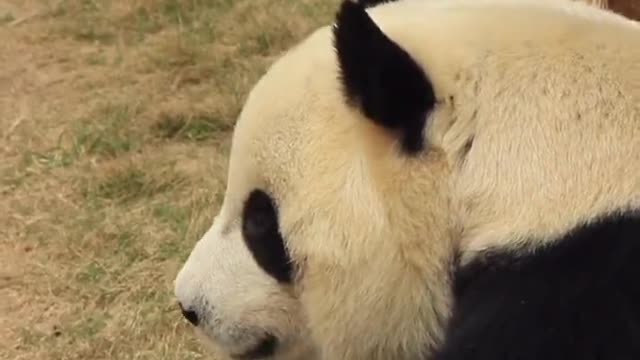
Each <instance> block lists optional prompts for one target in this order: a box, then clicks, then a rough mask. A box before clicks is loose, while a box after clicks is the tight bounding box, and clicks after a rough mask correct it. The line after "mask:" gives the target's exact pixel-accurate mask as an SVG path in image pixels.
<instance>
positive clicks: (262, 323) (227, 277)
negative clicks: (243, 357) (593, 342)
mask: <svg viewBox="0 0 640 360" xmlns="http://www.w3.org/2000/svg"><path fill="white" fill-rule="evenodd" d="M360 11H364V10H362V9H361V10H360ZM359 16H367V17H370V19H371V20H372V21H371V23H369V22H367V21H366V17H365V18H364V19H363V18H361V20H363V21H362V22H361V23H359V24H356V23H352V22H351V21H353V20H348V21H349V23H348V24H347V25H346V26H345V27H343V29H345V28H349V26H350V25H351V26H353V27H356V32H355V34H357V35H356V36H359V37H362V39H361V40H363V41H364V42H365V43H366V42H367V41H370V40H371V38H370V36H372V35H371V34H363V33H362V32H358V30H361V28H358V26H363V24H364V25H366V26H368V27H370V26H371V24H375V28H378V29H380V31H381V33H382V34H384V37H381V36H379V35H375V38H374V39H375V41H382V42H383V43H384V42H385V41H389V42H392V43H394V44H396V46H397V48H400V49H402V51H403V52H406V53H407V54H409V55H410V58H411V59H412V62H407V61H400V62H396V61H397V59H398V57H397V56H390V57H386V55H384V56H382V57H381V58H382V59H388V60H389V61H393V63H392V64H387V63H384V62H383V63H382V64H380V63H378V62H377V61H378V59H375V56H376V54H377V53H376V51H385V50H384V49H383V50H380V49H381V48H380V47H378V46H375V47H373V48H367V47H366V46H365V47H364V48H359V51H366V52H367V54H369V55H370V56H369V58H370V59H371V62H370V63H363V64H362V66H363V67H364V68H368V69H369V70H376V69H377V70H379V69H381V68H382V69H387V68H388V69H389V71H392V72H393V71H396V70H395V69H394V66H396V65H397V66H400V67H401V68H400V69H399V70H397V71H398V73H400V74H402V73H404V71H406V70H407V66H411V64H417V66H419V68H420V69H421V70H422V73H423V74H424V76H425V78H426V79H428V81H429V88H431V89H432V90H433V96H434V98H435V101H434V104H433V106H432V107H431V108H430V109H429V111H428V112H426V113H425V119H423V121H422V122H421V123H420V124H421V126H424V128H423V129H415V128H414V130H416V131H419V132H420V133H422V134H423V140H424V144H428V146H426V147H424V148H423V149H422V151H418V152H415V153H413V154H407V153H406V152H402V151H398V149H399V148H402V147H403V146H404V143H403V142H404V141H405V139H406V138H404V137H402V136H398V132H397V131H394V129H393V128H395V129H405V128H406V127H405V126H406V124H407V121H409V122H410V121H411V120H407V119H408V118H407V117H406V116H399V117H397V118H393V119H392V120H389V122H388V123H391V124H395V125H394V127H393V128H391V127H389V126H380V125H381V124H382V125H384V124H386V123H387V122H382V123H381V122H380V121H376V120H379V119H377V117H376V116H377V115H376V114H377V112H376V111H374V112H372V113H368V112H367V111H366V109H364V108H363V107H362V104H363V102H362V101H358V102H350V101H345V97H344V91H343V90H344V89H345V85H347V86H346V87H347V88H349V85H348V83H346V80H344V79H346V78H349V74H347V76H346V77H345V76H340V74H341V71H345V70H346V71H353V69H351V70H349V69H347V68H346V67H345V68H343V69H341V68H340V65H341V64H345V61H344V60H345V59H344V58H343V59H342V60H341V59H340V56H339V51H335V50H334V45H335V38H334V31H337V32H338V33H339V31H340V30H339V29H338V30H334V29H332V27H324V28H321V29H319V30H317V31H316V32H315V33H314V34H312V35H311V36H309V37H308V38H307V39H306V40H304V41H303V42H302V43H301V44H299V45H298V46H296V47H295V48H293V49H291V50H290V51H289V52H288V53H287V54H286V55H285V56H283V57H282V58H281V59H279V60H278V61H277V62H276V63H275V64H274V65H273V66H272V67H271V68H270V69H269V71H268V72H267V74H265V76H264V77H263V78H262V79H261V80H260V81H259V83H258V84H257V85H256V86H255V88H254V89H253V90H252V92H251V93H250V95H249V97H248V99H247V102H246V105H245V107H244V109H243V111H242V113H241V114H240V117H239V119H238V122H237V125H236V128H235V131H234V135H233V144H232V149H231V158H230V164H229V175H228V185H227V190H226V194H225V198H224V202H223V205H222V209H221V211H220V214H219V215H218V216H217V218H216V219H215V222H214V224H213V226H212V228H211V229H210V230H209V231H208V232H207V234H206V235H205V236H204V237H203V238H202V239H201V240H200V241H199V242H198V244H197V245H196V247H195V248H194V250H193V252H192V254H191V255H190V257H189V259H188V260H187V262H186V264H185V265H184V268H183V269H182V270H181V271H180V273H179V275H178V278H177V279H176V295H177V297H178V299H179V301H180V302H181V303H182V304H183V306H184V307H185V308H188V309H190V310H192V311H196V312H197V313H198V315H199V319H200V322H199V326H198V332H199V333H202V334H204V336H205V337H206V338H208V339H211V340H213V342H215V344H216V347H218V348H221V349H222V350H223V351H224V352H225V353H227V354H236V355H240V354H248V353H251V352H252V351H254V350H255V349H256V348H259V347H260V346H262V345H263V344H264V343H265V341H268V340H269V339H270V338H271V336H273V337H274V338H275V339H276V340H277V345H276V346H277V348H275V349H274V350H275V356H274V358H277V359H313V358H319V359H323V360H334V359H349V360H360V359H374V360H375V359H416V358H425V359H428V358H429V355H430V354H431V352H432V351H433V349H434V348H437V347H439V346H440V345H441V344H442V342H443V339H444V338H445V329H446V325H447V322H448V320H449V319H450V318H451V315H452V311H453V312H454V317H453V319H456V317H455V314H456V313H457V312H458V311H462V313H464V311H468V310H464V309H468V308H465V307H464V306H463V305H461V304H464V301H462V298H461V297H460V294H458V297H457V298H456V297H454V294H453V293H452V284H451V283H452V281H453V280H454V279H452V278H451V274H452V273H454V274H455V272H453V271H452V266H453V265H454V264H453V262H452V257H453V254H454V253H456V252H457V253H459V257H460V262H459V264H457V265H459V267H460V269H463V270H462V271H465V270H464V269H467V273H469V274H479V275H477V276H478V277H477V278H478V279H480V280H479V281H480V283H479V285H477V286H478V288H479V289H480V288H482V286H483V285H482V282H481V279H482V278H483V277H482V273H483V272H484V271H486V269H480V270H478V272H474V270H473V269H476V267H475V266H476V265H474V264H476V263H475V262H474V261H477V260H478V259H481V258H482V257H483V256H484V254H485V253H486V251H487V250H488V249H496V248H499V249H501V250H502V251H511V252H510V253H509V252H507V253H506V254H516V255H505V256H508V258H507V259H508V261H511V259H512V257H513V256H525V255H526V254H529V253H530V251H529V250H531V249H538V251H541V250H540V249H541V248H542V247H543V246H545V245H548V244H555V243H557V241H558V239H562V238H563V237H564V236H565V235H566V234H567V233H568V232H571V231H572V229H574V228H576V227H577V226H579V225H580V224H583V223H584V222H585V221H588V220H589V219H593V218H594V217H596V216H605V215H606V214H610V213H614V212H622V211H624V210H625V209H638V208H640V156H638V154H640V126H639V124H640V119H639V111H640V108H639V106H640V105H639V101H640V100H639V99H640V61H638V60H639V59H640V27H639V26H638V25H637V23H634V22H632V21H630V20H628V19H625V18H623V17H622V16H618V15H615V14H613V13H610V12H607V11H603V10H600V9H597V8H596V7H592V6H587V5H584V4H580V3H574V2H569V1H566V2H565V1H558V0H519V1H514V0H430V1H425V0H404V1H399V2H394V3H385V4H379V5H377V6H373V7H371V8H369V9H368V10H367V13H366V14H362V13H360V14H359ZM350 19H353V18H350ZM367 24H368V25H367ZM344 25H345V24H344V23H343V26H344ZM375 28H374V31H375ZM505 29H506V30H505ZM370 30H371V29H370ZM381 39H387V40H384V41H383V40H381ZM351 43H352V44H355V45H354V46H361V45H359V44H358V41H357V39H355V40H352V41H351ZM387 45H388V44H387ZM387 45H385V46H386V48H387V49H388V48H389V47H388V46H387ZM391 48H393V47H391ZM343 51H347V49H343ZM392 53H395V54H397V53H398V52H397V51H395V50H394V51H392ZM385 54H386V53H385ZM370 74H371V76H373V77H376V76H378V75H379V74H377V73H376V72H375V71H374V72H373V73H370ZM343 75H344V74H343ZM361 76H365V77H366V76H367V75H366V74H365V75H356V78H358V77H361ZM384 78H386V75H385V76H383V77H382V79H384ZM343 80H344V81H343ZM366 80H367V79H365V82H366ZM382 83H384V81H383V82H382ZM379 85H380V83H376V82H371V83H369V84H368V86H373V87H375V86H379ZM283 89H286V90H284V91H283ZM353 89H356V90H357V94H358V95H359V96H365V97H366V96H374V95H375V94H376V91H380V92H381V93H384V91H385V89H377V90H376V91H373V90H372V89H368V88H364V87H362V86H360V85H356V86H354V87H353ZM413 89H414V87H412V86H409V87H406V88H402V87H400V88H398V89H397V90H396V91H398V92H399V93H394V94H392V97H391V98H390V99H391V100H393V99H397V98H401V99H402V100H404V99H407V98H410V97H411V96H412V95H414V94H412V93H411V92H412V91H413ZM273 94H278V96H277V97H274V96H273ZM371 94H374V95H371ZM375 96H377V95H375ZM375 96H374V98H376V97H375ZM402 96H405V97H404V98H402ZM377 99H378V100H379V101H382V102H383V103H382V104H377V106H391V107H390V108H393V106H392V105H393V104H391V103H384V102H385V101H386V99H387V97H385V96H383V97H377ZM425 99H426V98H425ZM403 110H405V109H403ZM372 114H373V115H372ZM398 125H400V126H399V127H398ZM256 189H260V190H262V191H264V192H265V194H268V196H269V197H270V198H271V199H272V200H273V203H274V207H275V208H277V214H278V229H279V234H281V236H282V239H283V241H284V245H285V249H286V255H287V256H286V257H287V258H290V259H291V261H292V263H293V264H292V268H291V269H292V274H291V281H290V282H288V281H285V282H282V281H280V282H279V281H278V279H277V278H276V277H274V276H272V275H273V274H269V273H268V272H266V271H265V270H264V267H261V266H260V265H259V264H258V263H257V261H256V259H255V258H254V257H255V253H254V254H252V252H251V251H250V249H248V247H247V246H246V245H245V241H243V233H242V227H243V216H242V214H243V213H244V211H245V204H246V199H247V198H248V196H249V194H251V193H252V192H253V191H255V190H256ZM245 240H246V239H245ZM582 241H584V245H580V244H579V243H577V245H575V246H574V247H571V246H569V245H566V247H569V248H570V249H569V250H567V251H568V252H569V253H571V252H573V253H575V254H580V253H581V252H582V251H585V249H587V248H588V246H590V244H591V243H597V244H598V245H594V246H596V249H600V248H598V247H597V246H600V247H602V249H603V251H604V249H606V250H608V251H613V252H615V251H618V250H620V249H623V248H624V246H626V245H625V244H628V243H625V242H624V238H619V239H615V238H614V239H613V240H611V239H608V238H606V237H605V236H596V237H592V238H590V237H586V240H584V239H583V240H582ZM610 243H611V244H610ZM614 243H616V244H621V245H620V247H618V248H616V247H615V246H614ZM582 246H585V248H582ZM550 249H553V247H551V248H550ZM616 249H617V250H616ZM536 253H538V252H533V254H536ZM541 254H542V255H540V257H539V258H537V259H533V260H528V261H529V262H530V263H531V264H532V265H529V266H531V268H530V269H535V266H538V265H537V264H538V263H544V261H545V258H544V256H545V255H544V254H545V253H544V252H542V253H541ZM566 256H569V255H566ZM569 257H570V256H569ZM492 259H494V258H492ZM495 259H496V260H490V262H491V261H498V260H499V259H498V258H495ZM597 260H599V261H606V259H602V258H598V259H597ZM555 266H561V264H555ZM553 269H554V267H552V268H549V269H548V270H547V269H546V268H545V271H552V270H553ZM557 269H560V268H557ZM630 269H631V268H630ZM510 271H515V270H513V268H507V269H506V270H505V271H504V272H503V276H505V277H508V275H509V272H510ZM529 271H531V270H529ZM629 271H632V270H629ZM547 274H549V273H547ZM630 274H631V273H630ZM568 275H570V273H565V276H568ZM594 276H596V277H597V276H598V275H594ZM472 277H474V276H472ZM576 280H579V279H576ZM502 281H503V282H502V283H501V284H502V286H506V285H508V284H510V283H509V282H508V281H505V280H502ZM538 283H539V284H540V285H541V286H543V287H544V286H547V285H546V284H545V283H543V282H538ZM567 284H570V285H574V283H573V282H571V281H567ZM549 286H550V285H549ZM469 288H470V289H474V286H472V285H470V287H469ZM549 289H551V288H547V290H549ZM526 290H528V289H526V288H525V289H524V290H522V291H526ZM483 291H485V292H487V291H494V293H493V294H494V296H495V295H496V294H499V293H500V292H504V291H506V290H505V288H501V289H493V288H491V287H487V288H485V290H483ZM472 293H473V292H472ZM587 294H588V293H587ZM490 295H491V294H489V293H487V294H486V295H484V296H490ZM471 299H472V300H473V298H471ZM454 300H455V302H454ZM492 300H493V301H497V300H496V299H495V298H494V299H492ZM493 304H495V302H494V303H493ZM618 305H619V304H618ZM511 306H513V304H511ZM458 309H462V310H458ZM553 310H554V311H555V309H553ZM500 315H501V316H503V317H501V319H504V320H505V321H513V320H514V319H510V318H509V317H508V316H507V317H504V315H508V313H504V314H500ZM516 319H517V318H516ZM454 321H464V320H454ZM514 326H515V325H514ZM594 326H597V325H596V324H594ZM480 331H482V329H481V330H480ZM470 334H471V335H473V333H470ZM464 336H466V335H465V334H464V333H463V334H461V335H460V338H461V339H466V338H465V337H464ZM456 338H457V337H456V336H453V335H451V339H456ZM542 339H544V338H542ZM486 344H487V343H485V345H486ZM499 345H500V344H497V345H496V346H499ZM580 346H581V345H580ZM446 348H447V347H446V346H445V349H446ZM495 351H499V350H495ZM447 354H449V353H446V352H445V353H443V355H442V356H443V357H442V359H447V360H449V359H456V360H457V359H458V357H456V356H458V355H457V354H455V353H453V354H452V355H447ZM446 356H451V357H446ZM525 359H526V358H525Z"/></svg>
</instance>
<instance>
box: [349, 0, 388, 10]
mask: <svg viewBox="0 0 640 360" xmlns="http://www.w3.org/2000/svg"><path fill="white" fill-rule="evenodd" d="M394 1H396V0H360V1H358V2H359V3H360V4H362V5H364V6H365V7H366V8H371V7H374V6H378V5H380V4H384V3H388V2H394Z"/></svg>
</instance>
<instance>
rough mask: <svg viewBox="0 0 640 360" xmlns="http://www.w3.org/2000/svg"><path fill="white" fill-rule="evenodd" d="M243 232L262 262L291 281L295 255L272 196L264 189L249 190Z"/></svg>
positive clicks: (283, 279) (266, 268) (271, 272)
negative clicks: (286, 241) (291, 255)
mask: <svg viewBox="0 0 640 360" xmlns="http://www.w3.org/2000/svg"><path fill="white" fill-rule="evenodd" d="M242 236H243V238H244V242H245V244H246V245H247V247H248V248H249V251H250V252H251V255H252V256H253V258H254V259H255V261H256V262H257V263H258V265H259V266H260V267H261V268H262V269H263V270H264V271H265V272H266V273H268V274H269V275H271V276H272V277H274V278H275V279H276V280H277V281H279V282H281V283H288V282H291V273H292V266H291V259H290V258H289V255H288V253H287V249H286V248H285V246H284V240H283V239H282V236H281V235H280V231H279V226H278V213H277V210H276V207H275V205H274V203H273V201H272V199H271V197H270V196H269V195H268V194H267V193H265V192H264V191H262V190H254V191H252V192H251V193H250V194H249V197H248V198H247V201H246V202H245V205H244V209H243V213H242Z"/></svg>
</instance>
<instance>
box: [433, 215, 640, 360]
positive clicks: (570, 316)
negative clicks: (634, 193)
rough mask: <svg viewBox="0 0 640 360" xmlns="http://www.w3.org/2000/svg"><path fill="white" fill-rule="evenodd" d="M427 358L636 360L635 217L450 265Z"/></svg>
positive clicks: (639, 318) (639, 348) (639, 298)
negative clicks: (451, 282)
mask: <svg viewBox="0 0 640 360" xmlns="http://www.w3.org/2000/svg"><path fill="white" fill-rule="evenodd" d="M455 281H456V289H455V305H454V313H453V317H452V319H451V322H450V323H449V325H448V330H447V335H446V341H445V343H444V346H443V347H442V348H441V349H440V351H439V352H438V353H437V354H436V356H435V357H433V358H432V359H435V360H462V359H464V360H468V359H473V360H540V359H543V360H578V359H579V360H631V359H640V212H635V213H627V214H624V215H617V216H608V217H605V218H603V219H600V220H599V221H597V222H592V223H590V224H587V225H583V226H581V227H579V228H578V229H576V230H575V231H573V232H571V233H570V234H568V235H566V236H564V237H563V238H561V239H559V241H556V242H554V243H553V244H551V245H548V246H546V247H544V248H540V249H538V250H537V251H536V252H534V253H530V254H526V255H521V254H520V255H518V254H514V253H510V252H506V251H500V250H493V251H491V252H488V253H486V254H485V255H484V256H482V257H480V258H478V259H477V260H474V261H473V262H472V263H470V264H469V265H466V266H464V267H462V268H460V269H459V270H458V271H457V274H456V279H455Z"/></svg>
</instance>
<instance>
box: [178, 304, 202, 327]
mask: <svg viewBox="0 0 640 360" xmlns="http://www.w3.org/2000/svg"><path fill="white" fill-rule="evenodd" d="M178 306H180V311H182V316H184V318H185V319H187V320H189V322H190V323H191V324H193V325H194V326H198V314H196V312H195V311H193V310H190V309H185V308H184V307H183V306H182V303H180V302H179V303H178Z"/></svg>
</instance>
